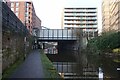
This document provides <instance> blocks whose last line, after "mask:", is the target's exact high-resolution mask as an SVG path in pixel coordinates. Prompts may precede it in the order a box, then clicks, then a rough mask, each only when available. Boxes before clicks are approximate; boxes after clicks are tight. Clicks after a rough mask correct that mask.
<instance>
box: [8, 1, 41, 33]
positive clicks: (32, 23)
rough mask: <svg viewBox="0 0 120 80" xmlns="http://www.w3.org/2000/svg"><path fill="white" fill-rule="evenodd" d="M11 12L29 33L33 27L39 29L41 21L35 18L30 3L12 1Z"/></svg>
mask: <svg viewBox="0 0 120 80" xmlns="http://www.w3.org/2000/svg"><path fill="white" fill-rule="evenodd" d="M10 3H11V10H12V11H13V12H14V13H15V14H16V16H17V17H18V18H19V19H20V20H21V21H22V23H23V24H24V25H25V26H26V27H27V29H28V30H29V32H30V33H32V29H33V28H34V27H37V28H41V20H40V19H39V18H38V17H37V15H36V13H35V9H34V6H33V3H32V2H31V1H25V2H24V1H12V2H10Z"/></svg>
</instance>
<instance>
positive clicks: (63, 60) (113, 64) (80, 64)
mask: <svg viewBox="0 0 120 80" xmlns="http://www.w3.org/2000/svg"><path fill="white" fill-rule="evenodd" d="M47 56H48V58H49V59H50V60H51V61H52V62H53V64H54V66H55V68H56V70H57V71H58V73H59V74H60V75H61V76H62V77H63V78H64V79H84V80H86V79H87V80H88V79H91V80H103V79H102V78H103V77H104V80H108V78H109V80H112V78H116V80H117V78H120V71H119V70H117V68H119V67H120V62H119V61H117V59H116V58H111V57H106V56H104V55H102V56H101V55H90V54H86V53H79V52H78V51H72V50H69V51H61V52H60V53H57V54H47ZM118 59H119V58H118ZM105 78H107V79H105ZM118 80H119V79H118Z"/></svg>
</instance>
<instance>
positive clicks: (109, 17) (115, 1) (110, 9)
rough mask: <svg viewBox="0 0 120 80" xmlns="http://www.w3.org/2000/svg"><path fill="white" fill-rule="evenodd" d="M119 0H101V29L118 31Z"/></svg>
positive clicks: (119, 29) (119, 26)
mask: <svg viewBox="0 0 120 80" xmlns="http://www.w3.org/2000/svg"><path fill="white" fill-rule="evenodd" d="M119 17H120V0H109V1H108V0H103V2H102V27H103V28H102V31H103V32H107V31H120V18H119Z"/></svg>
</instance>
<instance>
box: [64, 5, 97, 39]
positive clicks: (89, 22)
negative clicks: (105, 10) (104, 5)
mask: <svg viewBox="0 0 120 80" xmlns="http://www.w3.org/2000/svg"><path fill="white" fill-rule="evenodd" d="M97 24H98V22H97V8H78V7H77V8H64V10H63V16H62V28H67V29H69V28H80V29H82V31H83V32H85V33H88V34H89V33H92V36H93V37H94V36H95V35H96V34H94V33H97V32H98V30H97V27H98V26H97Z"/></svg>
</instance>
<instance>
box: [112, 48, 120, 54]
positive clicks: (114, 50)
mask: <svg viewBox="0 0 120 80" xmlns="http://www.w3.org/2000/svg"><path fill="white" fill-rule="evenodd" d="M112 52H113V53H118V54H120V48H116V49H113V50H112Z"/></svg>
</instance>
